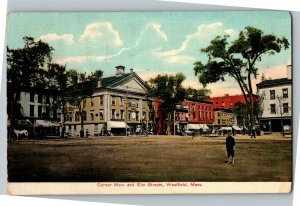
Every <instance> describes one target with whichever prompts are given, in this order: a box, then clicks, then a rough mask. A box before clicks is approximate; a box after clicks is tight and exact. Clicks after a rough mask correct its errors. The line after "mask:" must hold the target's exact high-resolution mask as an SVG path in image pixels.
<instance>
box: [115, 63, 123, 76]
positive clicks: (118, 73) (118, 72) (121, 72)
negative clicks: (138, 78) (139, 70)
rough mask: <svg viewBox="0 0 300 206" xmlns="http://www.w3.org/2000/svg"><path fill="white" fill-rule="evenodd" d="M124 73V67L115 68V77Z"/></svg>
mask: <svg viewBox="0 0 300 206" xmlns="http://www.w3.org/2000/svg"><path fill="white" fill-rule="evenodd" d="M124 73H125V67H124V66H121V65H120V66H116V76H117V77H119V76H122V75H124Z"/></svg>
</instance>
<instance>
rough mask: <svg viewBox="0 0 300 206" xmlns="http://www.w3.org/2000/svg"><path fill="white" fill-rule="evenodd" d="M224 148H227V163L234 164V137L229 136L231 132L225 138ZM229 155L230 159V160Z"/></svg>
mask: <svg viewBox="0 0 300 206" xmlns="http://www.w3.org/2000/svg"><path fill="white" fill-rule="evenodd" d="M226 150H227V157H228V162H227V164H230V163H231V164H234V150H235V139H234V138H233V137H232V136H231V134H230V133H229V134H228V137H227V138H226ZM230 157H231V161H230Z"/></svg>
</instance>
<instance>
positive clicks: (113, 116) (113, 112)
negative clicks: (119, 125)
mask: <svg viewBox="0 0 300 206" xmlns="http://www.w3.org/2000/svg"><path fill="white" fill-rule="evenodd" d="M111 119H116V110H115V109H112V110H111Z"/></svg>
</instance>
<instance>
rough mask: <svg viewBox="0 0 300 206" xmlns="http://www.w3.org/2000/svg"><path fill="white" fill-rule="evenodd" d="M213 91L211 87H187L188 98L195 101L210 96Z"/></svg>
mask: <svg viewBox="0 0 300 206" xmlns="http://www.w3.org/2000/svg"><path fill="white" fill-rule="evenodd" d="M210 94H211V91H210V90H209V89H193V88H191V87H189V88H187V89H186V98H185V99H189V100H193V101H195V102H201V101H203V100H205V99H208V98H209V97H210Z"/></svg>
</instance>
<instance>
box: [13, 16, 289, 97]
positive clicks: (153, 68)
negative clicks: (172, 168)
mask: <svg viewBox="0 0 300 206" xmlns="http://www.w3.org/2000/svg"><path fill="white" fill-rule="evenodd" d="M246 26H253V27H256V28H259V29H262V30H263V31H264V33H266V34H269V33H272V34H275V35H277V36H278V37H282V36H285V37H286V38H287V39H288V40H289V42H290V43H291V39H292V37H291V17H290V14H289V13H288V12H281V11H243V12H233V11H227V12H220V11H219V12H203V11H202V12H98V13H97V12H95V13H93V12H83V13H79V12H74V13H67V12H65V13H47V12H45V13H38V12H36V13H10V14H9V16H8V22H7V43H8V47H9V48H11V49H16V48H21V47H23V45H24V42H23V39H22V38H23V37H24V36H31V37H34V38H35V39H36V40H39V39H41V40H43V41H45V42H47V43H48V44H49V45H50V46H52V47H53V48H54V51H53V61H54V62H56V63H59V64H63V65H66V66H67V68H68V69H71V68H72V69H76V70H78V71H80V72H87V73H89V72H91V71H94V70H97V69H101V70H102V71H103V72H104V77H107V76H112V75H115V66H118V65H123V66H125V72H129V70H130V69H131V68H133V70H134V71H135V72H136V73H137V74H138V75H139V76H140V77H141V78H142V79H144V80H145V81H147V80H149V79H150V78H153V77H155V76H157V75H158V74H171V75H172V74H176V73H177V72H182V73H184V74H185V75H186V77H187V78H186V80H185V81H184V82H183V85H184V86H185V87H189V86H190V87H193V88H197V89H200V88H203V86H202V84H200V83H199V81H198V79H197V77H195V75H194V71H193V67H194V66H193V64H194V62H195V61H199V60H200V61H202V62H203V63H205V62H206V61H207V56H206V54H204V53H201V52H200V49H201V48H205V47H207V46H208V45H209V43H210V41H211V40H212V39H213V38H215V37H216V36H218V35H220V36H223V35H230V39H229V40H230V41H233V40H235V39H236V38H237V37H238V34H239V32H240V31H242V30H243V29H244V28H245V27H246ZM291 50H292V49H291V47H290V48H289V49H287V50H283V51H281V52H280V53H279V54H275V55H273V56H268V55H264V56H263V57H262V61H261V62H258V64H257V65H256V66H257V67H258V68H259V74H260V75H262V73H264V75H265V77H266V78H272V79H275V78H283V77H286V66H287V65H288V64H291ZM225 80H226V81H225V82H217V83H213V84H209V85H208V86H207V88H208V89H210V90H211V92H212V94H211V96H222V95H224V94H231V95H235V94H240V93H241V92H240V90H239V87H238V85H237V82H235V81H234V80H233V79H232V78H230V77H226V79H225ZM259 82H260V76H258V78H257V79H256V80H255V81H254V84H256V83H259Z"/></svg>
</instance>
